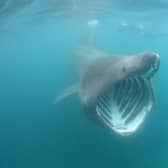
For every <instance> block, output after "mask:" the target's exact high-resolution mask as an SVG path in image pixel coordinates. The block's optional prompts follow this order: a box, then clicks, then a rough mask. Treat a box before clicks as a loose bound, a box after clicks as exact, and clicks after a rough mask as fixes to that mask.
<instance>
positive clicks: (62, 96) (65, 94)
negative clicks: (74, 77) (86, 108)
mask: <svg viewBox="0 0 168 168" xmlns="http://www.w3.org/2000/svg"><path fill="white" fill-rule="evenodd" d="M78 88H79V87H78V84H76V85H72V86H70V87H68V88H65V89H64V90H62V91H61V92H60V93H59V94H58V95H56V97H55V99H54V101H53V104H57V103H58V102H60V101H62V100H64V99H66V98H67V97H69V96H72V95H73V94H76V93H78Z"/></svg>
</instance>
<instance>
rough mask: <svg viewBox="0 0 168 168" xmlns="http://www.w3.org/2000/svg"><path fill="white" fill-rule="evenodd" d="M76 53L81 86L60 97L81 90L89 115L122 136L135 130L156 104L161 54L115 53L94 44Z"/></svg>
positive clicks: (77, 49) (81, 47)
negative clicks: (156, 79) (157, 73)
mask: <svg viewBox="0 0 168 168" xmlns="http://www.w3.org/2000/svg"><path fill="white" fill-rule="evenodd" d="M74 55H75V60H76V65H77V66H76V67H77V72H78V73H79V78H80V82H79V85H78V89H77V90H76V89H75V88H72V89H70V90H66V91H65V92H64V94H62V96H60V97H59V98H58V99H62V98H64V97H66V96H68V95H69V94H71V93H72V92H74V91H78V94H79V97H80V102H81V106H82V107H83V110H84V111H85V112H86V114H87V116H88V117H89V118H91V119H92V120H94V121H96V122H97V123H98V124H100V125H102V126H105V127H107V128H109V129H110V130H113V131H115V132H117V133H118V134H120V135H129V134H132V133H133V132H135V131H136V130H137V129H138V127H139V126H140V125H141V123H142V122H143V121H144V119H145V117H146V115H147V114H148V112H150V111H151V109H152V107H153V104H154V100H155V98H154V97H155V95H154V91H153V84H152V77H153V75H154V73H155V72H156V71H157V70H158V68H159V55H158V54H156V53H154V52H144V53H140V54H135V55H131V56H112V55H110V54H107V53H105V52H103V51H101V50H99V49H97V48H96V47H95V46H93V45H90V44H89V45H85V44H82V45H79V46H78V47H77V48H76V49H75V51H74Z"/></svg>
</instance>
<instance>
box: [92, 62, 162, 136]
mask: <svg viewBox="0 0 168 168" xmlns="http://www.w3.org/2000/svg"><path fill="white" fill-rule="evenodd" d="M158 68H159V64H158V63H157V64H153V65H152V66H151V67H150V68H148V70H147V71H146V72H145V73H143V74H141V75H139V74H137V75H133V76H131V75H130V76H129V77H127V78H126V79H124V80H121V81H120V82H118V83H116V84H115V85H114V86H113V87H111V88H109V89H108V90H106V91H105V92H104V93H103V94H101V95H99V96H98V98H97V103H96V107H95V108H96V113H97V116H98V118H99V120H101V122H102V123H103V124H104V125H105V126H106V127H108V128H109V129H111V130H113V131H114V132H116V133H118V134H120V135H123V136H126V135H131V134H133V133H134V132H135V131H136V130H137V129H138V128H139V127H140V126H141V124H142V123H143V121H144V120H145V118H146V116H147V114H148V113H149V112H150V111H151V110H152V107H153V105H154V100H155V95H154V91H153V86H152V81H151V78H152V76H153V75H154V73H155V72H156V71H157V70H158Z"/></svg>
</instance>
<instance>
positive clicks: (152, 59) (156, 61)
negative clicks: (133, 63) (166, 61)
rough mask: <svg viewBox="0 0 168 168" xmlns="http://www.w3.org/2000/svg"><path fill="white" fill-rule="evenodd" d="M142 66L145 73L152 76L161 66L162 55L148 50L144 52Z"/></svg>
mask: <svg viewBox="0 0 168 168" xmlns="http://www.w3.org/2000/svg"><path fill="white" fill-rule="evenodd" d="M140 66H141V68H142V69H143V71H144V75H147V76H152V75H153V74H154V73H155V72H156V71H157V70H158V69H159V66H160V56H159V54H158V53H155V52H147V53H144V54H142V59H141V65H140Z"/></svg>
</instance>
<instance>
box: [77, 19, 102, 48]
mask: <svg viewBox="0 0 168 168" xmlns="http://www.w3.org/2000/svg"><path fill="white" fill-rule="evenodd" d="M87 24H88V28H89V32H88V33H87V34H86V36H84V37H83V38H81V40H80V43H84V44H85V45H86V44H87V45H88V46H90V47H92V48H93V47H96V30H97V25H98V24H99V21H98V20H90V21H88V23H87Z"/></svg>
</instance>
